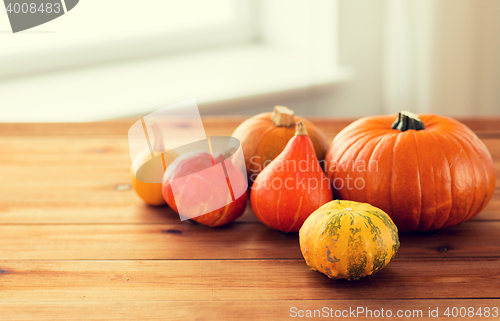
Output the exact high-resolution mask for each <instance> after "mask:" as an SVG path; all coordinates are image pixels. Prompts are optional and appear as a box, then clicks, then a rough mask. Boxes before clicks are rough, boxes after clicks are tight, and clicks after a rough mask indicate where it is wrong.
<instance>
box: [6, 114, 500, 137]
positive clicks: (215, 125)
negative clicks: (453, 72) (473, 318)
mask: <svg viewBox="0 0 500 321" xmlns="http://www.w3.org/2000/svg"><path fill="white" fill-rule="evenodd" d="M140 117H141V116H137V117H131V118H124V119H119V120H110V121H101V122H88V123H4V124H2V126H0V136H60V135H63V136H81V135H85V136H89V135H90V136H102V135H106V136H108V135H127V132H128V129H129V128H130V126H131V125H132V124H133V123H135V122H136V121H137V120H138V119H139V118H140ZM249 117H250V116H247V117H245V116H205V117H203V118H202V119H203V125H204V127H205V131H206V132H207V133H208V134H211V135H217V134H224V135H228V134H231V133H232V132H233V131H234V129H236V127H238V125H239V124H241V123H242V122H243V121H244V120H245V119H247V118H249ZM306 118H307V119H309V120H310V121H312V122H313V123H314V124H316V125H317V126H318V127H319V128H320V129H321V130H323V132H325V134H326V135H335V134H337V133H338V132H339V131H341V130H342V129H343V128H345V127H346V126H347V125H349V124H350V123H352V122H353V121H355V120H356V118H324V117H306ZM457 120H459V121H461V122H463V123H464V124H465V125H467V126H468V127H469V128H470V129H472V130H473V131H474V132H476V133H477V134H478V135H479V136H484V137H498V136H500V128H499V127H498V124H499V123H500V117H498V116H493V117H488V118H486V117H484V118H470V117H467V118H461V117H458V118H457Z"/></svg>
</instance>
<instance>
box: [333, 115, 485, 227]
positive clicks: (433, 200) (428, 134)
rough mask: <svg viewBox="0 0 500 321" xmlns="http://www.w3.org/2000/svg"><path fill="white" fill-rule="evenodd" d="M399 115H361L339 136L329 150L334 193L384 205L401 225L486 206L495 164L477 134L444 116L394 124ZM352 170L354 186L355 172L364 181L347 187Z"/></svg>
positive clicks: (461, 216) (462, 217)
mask: <svg viewBox="0 0 500 321" xmlns="http://www.w3.org/2000/svg"><path fill="white" fill-rule="evenodd" d="M397 118H398V116H397V115H389V116H377V117H367V118H362V119H360V120H358V121H355V122H354V123H352V124H350V125H349V126H347V127H346V128H345V129H344V130H342V131H341V132H340V133H339V134H338V135H337V136H336V137H335V139H334V140H333V144H332V146H331V147H330V150H329V151H328V154H327V156H326V167H327V168H326V171H327V175H328V177H329V179H330V180H331V182H332V185H333V192H334V195H335V197H337V198H340V199H348V200H354V201H358V202H367V203H370V204H372V205H374V206H376V207H378V208H380V209H382V210H383V211H385V212H386V213H387V214H389V216H391V218H392V219H393V221H394V223H396V225H397V226H398V228H399V230H400V231H401V232H410V231H432V230H436V229H440V228H445V227H449V226H454V225H457V224H460V223H462V222H465V221H467V220H470V219H471V218H473V217H474V216H475V215H477V214H478V213H479V212H481V210H482V209H483V208H484V207H485V206H486V205H487V204H488V202H489V200H490V199H491V197H492V195H493V191H494V189H495V169H494V167H493V161H492V158H491V155H490V153H489V152H488V150H487V148H486V147H485V146H484V144H483V143H482V142H481V141H480V140H479V138H478V137H477V136H476V135H475V134H474V133H473V132H472V131H471V130H470V129H469V128H468V127H467V126H465V125H463V124H462V123H460V122H458V121H456V120H453V119H451V118H447V117H443V116H437V115H420V119H421V120H422V122H423V123H424V124H425V129H423V130H418V131H416V130H407V131H403V132H402V131H399V130H397V129H391V124H392V123H393V122H394V120H395V119H397ZM363 164H364V166H362V165H363ZM353 165H354V166H353ZM348 176H349V177H350V179H351V187H352V185H353V184H352V183H353V182H354V180H356V179H358V178H360V179H362V180H363V181H364V182H365V186H364V187H363V188H351V189H349V188H347V186H346V185H347V184H345V183H346V179H347V178H348ZM336 180H337V181H336ZM342 181H343V182H344V186H342V188H339V187H340V182H342ZM359 182H361V180H359V181H358V183H359ZM358 187H361V186H360V184H358Z"/></svg>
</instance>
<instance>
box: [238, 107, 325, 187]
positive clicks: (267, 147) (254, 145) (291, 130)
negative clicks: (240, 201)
mask: <svg viewBox="0 0 500 321" xmlns="http://www.w3.org/2000/svg"><path fill="white" fill-rule="evenodd" d="M299 120H301V121H302V122H303V123H304V125H305V127H306V129H307V132H308V135H309V138H310V139H311V141H312V144H313V146H314V149H315V151H316V156H317V157H318V159H319V160H321V161H322V160H324V159H325V155H326V152H327V150H328V141H327V139H326V137H325V135H324V134H323V133H322V132H321V130H320V129H319V128H317V127H316V126H314V125H313V124H312V123H311V122H309V121H307V120H305V119H303V118H301V117H298V116H295V115H294V112H293V110H290V109H288V108H287V107H285V106H276V107H274V112H273V113H262V114H258V115H256V116H254V117H252V118H249V119H247V120H245V121H244V122H243V123H242V124H241V125H240V126H238V128H237V129H236V130H235V131H234V133H233V134H232V135H231V136H233V137H236V138H238V140H239V141H240V142H241V148H242V150H243V154H244V155H245V164H246V169H247V175H248V183H249V184H248V185H249V186H250V185H252V183H253V181H254V180H255V178H256V177H257V175H258V174H259V173H260V172H261V171H262V169H264V167H266V166H267V165H268V164H269V163H270V162H271V161H272V160H273V159H275V158H276V157H277V156H278V155H279V154H280V153H281V152H282V151H283V149H284V148H285V146H286V144H287V143H288V141H289V140H290V139H291V138H292V137H293V135H294V134H295V122H296V121H299Z"/></svg>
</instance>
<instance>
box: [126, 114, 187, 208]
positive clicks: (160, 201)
mask: <svg viewBox="0 0 500 321" xmlns="http://www.w3.org/2000/svg"><path fill="white" fill-rule="evenodd" d="M151 127H152V128H153V130H154V131H155V137H157V140H156V141H155V146H154V147H153V154H162V156H156V157H155V160H153V162H156V161H157V160H159V161H162V166H163V172H165V170H166V168H167V167H168V165H170V164H171V163H172V162H173V161H174V160H175V159H176V158H177V156H178V155H177V154H176V153H175V152H173V151H168V152H165V151H164V148H163V140H162V138H161V137H162V136H161V133H160V129H159V127H158V125H157V124H156V123H151ZM159 157H161V158H159ZM152 159H153V157H152V155H151V151H150V150H149V149H146V150H143V151H142V152H140V153H139V155H137V156H136V157H135V158H134V160H133V165H132V166H131V167H130V182H131V184H132V187H133V188H134V190H135V192H136V193H137V195H138V196H139V197H140V198H141V199H142V200H143V201H144V202H146V203H147V204H149V205H154V206H161V205H165V204H166V201H165V199H164V198H163V193H162V184H161V183H146V182H143V181H140V180H138V179H137V177H136V175H135V172H134V168H138V169H139V171H140V170H141V169H144V165H145V164H146V163H147V162H149V161H151V160H152ZM160 167H161V166H160ZM162 177H163V176H160V178H159V179H160V181H161V179H162Z"/></svg>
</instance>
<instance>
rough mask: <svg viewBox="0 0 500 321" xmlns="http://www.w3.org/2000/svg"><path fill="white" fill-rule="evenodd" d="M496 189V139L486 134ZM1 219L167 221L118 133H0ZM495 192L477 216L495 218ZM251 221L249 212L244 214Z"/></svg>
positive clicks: (499, 215)
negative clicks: (147, 195)
mask: <svg viewBox="0 0 500 321" xmlns="http://www.w3.org/2000/svg"><path fill="white" fill-rule="evenodd" d="M483 141H485V144H486V145H487V146H488V148H489V149H490V151H491V153H492V155H493V157H494V158H495V160H496V162H495V164H496V167H497V177H498V179H497V180H498V183H497V186H498V187H499V188H498V190H500V143H499V142H500V140H494V139H485V140H483ZM0 150H5V151H9V152H8V153H3V154H2V155H1V156H0V177H2V181H1V184H0V222H2V223H8V224H12V223H16V224H24V223H28V224H32V223H44V224H47V223H48V224H50V223H113V222H116V223H169V224H170V223H171V224H175V223H176V222H178V218H177V215H175V214H173V213H172V212H171V211H170V210H169V209H168V208H151V207H148V206H146V205H144V204H143V202H142V201H141V200H140V199H139V198H138V197H137V196H136V195H135V193H134V191H132V190H130V186H129V185H128V184H129V172H128V171H129V166H130V159H129V158H130V156H129V155H128V146H127V143H126V139H124V138H123V137H115V136H109V137H104V136H102V137H101V136H100V137H0ZM499 208H500V194H499V193H498V192H497V193H496V194H495V196H494V198H493V200H492V201H491V203H490V205H489V206H488V207H487V208H486V209H485V211H484V213H483V214H481V215H480V216H478V218H477V219H481V220H498V219H500V211H499V210H498V209H499ZM247 218H248V219H250V221H255V218H254V217H253V215H247V216H245V218H244V219H243V220H246V219H247Z"/></svg>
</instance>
